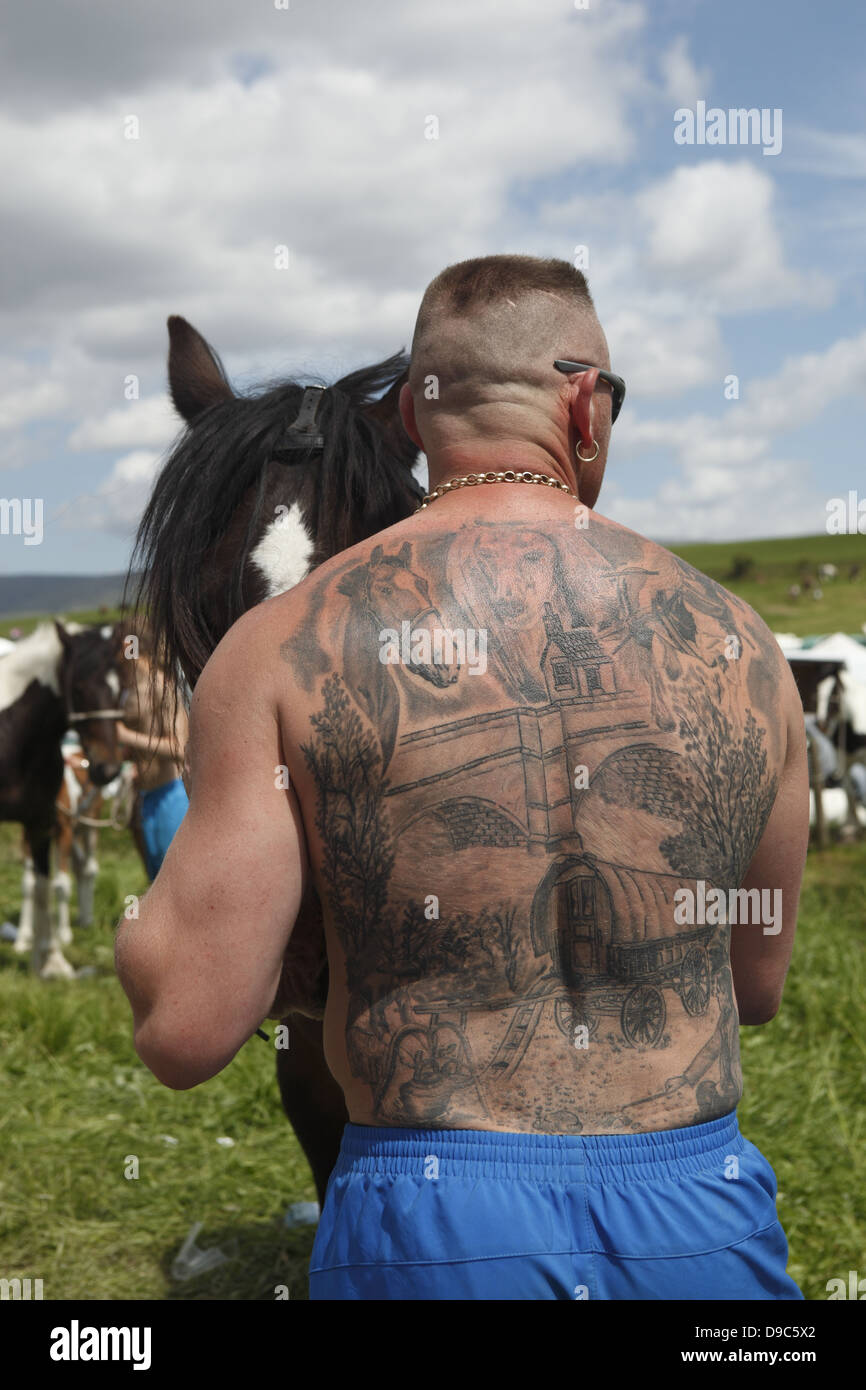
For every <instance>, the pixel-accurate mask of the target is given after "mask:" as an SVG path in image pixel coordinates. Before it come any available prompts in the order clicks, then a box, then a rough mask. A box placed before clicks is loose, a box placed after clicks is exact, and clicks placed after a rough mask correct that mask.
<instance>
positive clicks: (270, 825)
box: [115, 613, 308, 1090]
mask: <svg viewBox="0 0 866 1390" xmlns="http://www.w3.org/2000/svg"><path fill="white" fill-rule="evenodd" d="M262 631H263V629H262V626H261V624H260V623H259V622H258V621H257V619H256V616H255V614H254V613H250V614H247V615H246V616H245V617H244V618H242V619H241V620H240V621H239V622H238V623H236V624H235V626H234V627H233V628H232V629H231V631H230V632H229V633H227V635H226V636H225V638H224V639H223V641H222V642H221V643H220V644H219V646H218V648H217V650H216V651H215V652H214V654H213V656H212V657H211V659H210V661H209V662H208V663H207V666H206V667H205V669H204V671H203V672H202V675H201V678H200V680H199V682H198V685H197V686H196V689H195V694H194V696H193V699H192V706H191V711H190V741H189V757H190V763H191V768H192V778H191V788H192V791H191V798H190V806H189V810H188V811H187V813H186V816H185V817H184V820H183V822H182V823H181V826H180V829H179V830H178V832H177V834H176V835H175V837H174V839H173V841H172V843H171V846H170V847H169V850H168V853H167V855H166V857H165V861H164V863H163V865H162V868H161V869H160V872H159V875H158V876H157V879H156V881H155V882H154V884H153V886H152V887H151V889H150V891H149V892H148V893H147V895H146V896H145V898H144V899H143V900H142V903H141V908H140V916H139V918H138V920H134V921H123V923H122V924H121V927H120V929H119V931H118V935H117V943H116V952H115V956H116V963H117V973H118V975H119V977H120V981H121V984H122V985H123V988H124V989H125V991H126V994H127V996H128V998H129V1001H130V1004H131V1005H132V1011H133V1018H134V1024H135V1047H136V1051H137V1052H138V1055H139V1056H140V1057H141V1059H142V1061H143V1062H144V1063H145V1064H146V1065H147V1066H148V1067H150V1069H151V1071H152V1072H153V1073H154V1074H155V1075H156V1076H157V1077H158V1078H159V1079H160V1081H162V1082H164V1083H165V1085H167V1086H171V1087H173V1088H174V1089H176V1090H186V1089H187V1088H189V1087H190V1086H196V1085H198V1084H199V1082H201V1081H206V1080H208V1078H209V1077H211V1076H215V1075H216V1073H217V1072H219V1071H221V1070H222V1068H223V1067H225V1066H226V1065H227V1064H228V1063H229V1062H230V1061H231V1059H232V1057H234V1055H235V1053H236V1052H237V1051H238V1049H239V1048H240V1047H241V1046H242V1045H243V1043H244V1042H246V1040H247V1038H249V1037H250V1035H251V1034H252V1033H253V1032H254V1031H255V1029H256V1028H257V1027H258V1025H259V1024H260V1023H261V1021H262V1019H263V1018H265V1017H266V1016H267V1013H268V1010H269V1009H270V1007H271V1004H272V1002H273V999H274V995H275V994H276V991H277V987H278V985H279V981H280V971H281V967H282V961H283V955H284V953H285V950H286V945H287V943H288V940H289V937H290V935H291V931H292V927H293V926H294V923H295V919H296V917H297V914H298V909H299V906H300V903H301V899H302V897H303V894H304V889H305V887H306V882H307V873H308V861H307V850H306V843H305V840H304V832H303V823H302V820H301V813H300V809H299V807H298V803H297V800H296V798H295V795H294V792H293V791H292V790H291V788H288V789H285V788H283V789H280V788H278V785H277V783H278V781H281V780H284V779H282V778H280V777H279V776H278V769H279V768H280V767H282V766H284V765H285V762H286V759H285V757H284V756H283V751H282V747H281V742H280V729H279V721H278V715H277V709H276V703H275V701H274V699H273V696H272V694H271V691H270V680H269V677H267V676H264V677H261V676H258V675H257V673H260V672H264V671H268V670H269V669H270V661H271V652H270V648H269V646H268V647H266V645H265V641H266V640H267V639H263V637H262V635H261V634H262Z"/></svg>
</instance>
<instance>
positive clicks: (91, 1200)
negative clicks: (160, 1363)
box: [0, 825, 315, 1300]
mask: <svg viewBox="0 0 866 1390" xmlns="http://www.w3.org/2000/svg"><path fill="white" fill-rule="evenodd" d="M101 835H102V837H103V838H102V841H101V872H100V877H99V880H98V883H97V898H96V925H95V927H94V928H92V929H90V930H88V931H85V932H78V931H77V932H76V942H75V945H74V946H73V947H70V948H69V949H68V950H67V953H66V954H67V956H68V958H69V959H70V960H71V961H72V963H73V964H74V965H76V966H79V965H89V966H92V967H93V968H94V969H95V971H96V974H95V975H94V976H92V977H91V978H85V979H80V980H76V981H74V982H70V983H66V982H61V981H54V982H50V983H44V982H42V981H40V980H37V979H35V978H34V977H33V976H31V975H30V974H29V973H28V971H27V968H26V966H25V964H24V961H23V958H22V957H20V956H16V955H15V953H14V952H13V950H12V947H11V946H10V945H6V944H2V945H0V1094H2V1096H3V1104H2V1110H0V1153H2V1155H3V1161H2V1165H0V1275H2V1276H3V1277H5V1278H12V1277H14V1276H16V1275H18V1276H20V1277H22V1278H25V1277H30V1278H35V1279H38V1278H41V1279H42V1280H43V1281H44V1295H45V1298H46V1299H55V1298H70V1299H137V1298H143V1299H263V1300H264V1299H273V1298H274V1288H275V1286H276V1285H278V1284H286V1285H288V1287H289V1290H290V1296H291V1298H293V1299H295V1298H306V1296H307V1265H308V1263H309V1256H310V1251H311V1249H312V1241H313V1232H312V1230H311V1228H306V1229H304V1230H301V1231H298V1232H289V1231H287V1230H286V1228H285V1227H284V1226H283V1225H282V1215H283V1213H284V1211H285V1208H286V1206H287V1205H288V1204H289V1202H291V1201H301V1200H315V1190H314V1187H313V1183H312V1178H311V1176H310V1172H309V1168H308V1167H307V1164H306V1161H305V1159H304V1156H303V1154H302V1153H301V1150H300V1147H299V1145H298V1143H297V1140H296V1139H295V1137H294V1135H293V1133H292V1131H291V1129H290V1128H289V1126H288V1123H287V1122H286V1120H285V1117H284V1116H283V1113H282V1110H281V1108H280V1101H279V1094H278V1091H277V1085H276V1079H275V1072H274V1065H275V1063H274V1051H273V1048H272V1046H268V1045H267V1044H265V1043H264V1042H263V1041H262V1040H261V1039H259V1038H253V1039H251V1041H250V1042H249V1043H247V1045H246V1047H244V1048H243V1049H242V1051H241V1053H240V1054H239V1056H238V1057H237V1058H236V1059H235V1061H234V1062H233V1063H232V1064H231V1066H229V1067H228V1068H227V1069H226V1070H225V1071H224V1072H222V1073H221V1075H219V1076H218V1077H216V1078H214V1080H212V1081H210V1082H209V1083H208V1084H207V1085H206V1086H201V1087H198V1088H196V1089H195V1090H193V1091H186V1092H173V1091H169V1090H166V1088H165V1087H163V1086H161V1085H160V1083H159V1082H158V1081H156V1080H155V1078H154V1077H153V1076H151V1074H150V1072H148V1071H147V1070H146V1068H145V1067H143V1066H142V1064H141V1063H140V1062H139V1060H138V1058H137V1057H136V1055H135V1053H134V1051H133V1048H132V1026H131V1022H132V1021H131V1014H130V1011H129V1006H128V1004H127V1002H126V998H125V996H124V994H123V993H122V991H121V989H120V986H119V984H118V982H117V980H116V978H115V976H114V971H113V935H114V924H115V922H116V921H117V919H118V917H119V916H120V913H121V911H122V909H123V899H124V896H125V895H126V894H127V893H139V894H140V893H143V892H144V891H145V889H146V887H147V880H146V878H145V875H144V871H143V869H142V867H141V864H140V861H139V860H138V858H137V856H136V854H135V851H134V849H133V847H132V842H131V839H130V837H129V835H128V834H120V833H117V832H114V831H103V832H101ZM17 845H18V831H17V828H16V827H12V826H8V825H3V826H0V920H3V919H10V920H12V921H13V922H14V921H17V914H18V906H19V902H20V864H19V863H17V862H16V854H17ZM75 920H76V918H75V915H74V914H73V923H74V922H75ZM166 1134H167V1135H170V1136H172V1137H174V1138H175V1139H177V1141H178V1142H177V1144H176V1145H167V1144H166V1143H165V1141H164V1140H163V1138H162V1136H163V1135H166ZM223 1135H228V1136H230V1137H231V1138H232V1139H234V1141H235V1146H234V1148H223V1147H222V1146H220V1145H219V1144H217V1142H216V1140H217V1138H218V1137H219V1136H223ZM129 1155H136V1156H137V1158H138V1160H139V1177H138V1178H137V1179H128V1178H125V1177H124V1169H125V1167H126V1166H127V1163H128V1156H129ZM194 1221H200V1222H201V1223H202V1230H201V1232H200V1234H199V1237H198V1244H199V1246H200V1247H202V1248H205V1249H206V1248H208V1247H210V1246H213V1245H215V1246H219V1247H220V1248H221V1249H222V1250H223V1251H224V1252H225V1253H226V1254H228V1255H231V1256H232V1258H231V1260H230V1262H229V1263H227V1264H225V1265H223V1266H221V1267H220V1268H218V1269H216V1270H213V1271H212V1272H210V1273H208V1274H205V1275H202V1276H199V1277H198V1278H195V1279H193V1280H191V1281H188V1282H185V1283H177V1282H175V1281H174V1280H173V1279H172V1278H171V1275H170V1265H171V1262H172V1259H173V1258H174V1256H175V1255H176V1254H177V1252H178V1250H179V1248H180V1246H181V1244H182V1243H183V1240H184V1238H185V1237H186V1235H187V1233H188V1231H189V1228H190V1226H191V1225H192V1224H193V1222H194Z"/></svg>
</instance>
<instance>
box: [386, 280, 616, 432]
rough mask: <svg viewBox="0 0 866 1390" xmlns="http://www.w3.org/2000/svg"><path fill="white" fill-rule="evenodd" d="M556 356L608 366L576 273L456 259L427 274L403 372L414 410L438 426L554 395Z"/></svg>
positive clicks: (556, 387) (584, 286) (598, 329)
mask: <svg viewBox="0 0 866 1390" xmlns="http://www.w3.org/2000/svg"><path fill="white" fill-rule="evenodd" d="M556 357H570V358H572V359H575V360H578V361H584V362H589V363H591V364H594V365H596V366H600V367H602V366H607V365H608V359H607V343H606V341H605V337H604V333H603V332H602V329H601V326H600V324H599V322H598V319H597V317H596V313H595V308H594V306H593V302H592V297H591V295H590V293H589V288H588V286H587V283H586V279H585V277H584V276H583V275H582V274H581V272H580V271H579V270H575V269H574V267H573V266H571V265H569V263H568V261H562V260H541V259H538V258H536V257H534V256H517V255H514V256H511V255H502V256H484V257H480V258H478V259H476V260H471V261H461V262H460V263H458V264H457V265H452V266H449V267H448V268H447V269H446V270H443V271H442V273H441V274H440V275H437V277H436V279H435V280H433V281H432V283H431V284H430V285H429V286H428V288H427V290H426V292H425V294H424V298H423V300H422V301H421V307H420V309H419V311H418V319H417V323H416V326H415V335H414V338H413V342H412V358H411V366H410V371H409V384H410V386H411V389H412V394H413V397H414V399H415V405H416V412H417V413H418V414H419V416H421V415H423V416H429V417H430V418H431V420H432V418H433V417H436V418H438V420H439V422H440V423H442V424H444V419H443V417H451V416H454V415H464V414H465V412H466V411H468V410H472V409H473V408H474V407H484V406H486V405H496V404H497V403H500V402H503V401H506V400H507V401H510V402H511V403H513V404H515V405H517V406H520V405H524V404H525V405H530V404H532V403H533V402H537V401H538V399H539V396H540V395H542V394H547V393H555V392H557V391H559V390H561V388H562V383H563V378H562V377H560V376H558V374H557V373H556V372H555V371H554V368H553V360H554V358H556ZM431 380H432V381H434V382H435V387H434V388H433V390H432V391H431V390H430V383H431ZM428 402H429V403H430V406H431V407H432V408H431V409H429V410H428V409H427V408H426V407H427V403H428Z"/></svg>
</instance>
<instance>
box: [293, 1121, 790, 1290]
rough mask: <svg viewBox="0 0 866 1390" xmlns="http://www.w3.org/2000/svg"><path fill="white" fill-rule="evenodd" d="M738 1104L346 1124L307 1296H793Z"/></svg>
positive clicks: (771, 1190) (763, 1168) (767, 1189)
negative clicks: (538, 1122) (650, 1126)
mask: <svg viewBox="0 0 866 1390" xmlns="http://www.w3.org/2000/svg"><path fill="white" fill-rule="evenodd" d="M775 1199H776V1179H775V1176H774V1174H773V1170H772V1168H771V1167H770V1165H769V1163H768V1162H767V1160H766V1159H765V1158H764V1157H763V1155H762V1154H761V1153H760V1151H759V1150H758V1149H757V1148H756V1147H755V1145H754V1144H752V1143H750V1142H749V1140H748V1139H744V1138H743V1136H742V1135H741V1134H740V1131H739V1127H738V1125H737V1116H736V1111H734V1112H732V1113H731V1114H730V1115H727V1116H724V1117H723V1118H722V1119H720V1120H711V1121H710V1122H709V1123H708V1124H702V1125H692V1126H690V1127H688V1128H687V1129H670V1130H662V1131H660V1132H656V1133H652V1134H615V1135H586V1136H572V1135H559V1134H498V1133H488V1132H485V1131H481V1130H459V1129H451V1130H412V1129H379V1128H370V1127H367V1126H361V1125H353V1124H349V1125H347V1126H346V1129H345V1131H344V1134H343V1143H342V1148H341V1151H340V1157H339V1159H338V1160H337V1165H336V1167H335V1169H334V1172H333V1174H332V1175H331V1180H330V1183H329V1184H328V1192H327V1197H326V1199H325V1206H324V1210H323V1212H322V1217H321V1221H320V1222H319V1228H318V1231H317V1233H316V1241H315V1245H314V1247H313V1254H312V1258H311V1260H310V1297H311V1299H545V1298H560V1299H593V1298H596V1299H716V1298H719V1299H774V1300H781V1299H801V1298H802V1297H803V1295H802V1293H801V1292H800V1290H799V1289H798V1287H797V1285H796V1284H795V1283H794V1281H793V1279H790V1278H789V1277H788V1275H787V1274H786V1273H785V1265H786V1263H787V1259H788V1243H787V1241H786V1239H785V1233H784V1231H783V1230H782V1227H781V1225H780V1224H779V1219H778V1216H777V1215H776V1200H775Z"/></svg>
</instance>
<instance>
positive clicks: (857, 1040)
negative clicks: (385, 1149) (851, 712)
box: [0, 826, 866, 1300]
mask: <svg viewBox="0 0 866 1390" xmlns="http://www.w3.org/2000/svg"><path fill="white" fill-rule="evenodd" d="M103 834H104V839H103V842H102V871H101V874H100V878H99V881H98V887H97V904H96V906H97V925H96V926H95V927H94V928H93V929H92V930H90V931H87V932H78V933H77V934H76V944H75V946H74V947H72V948H70V949H69V952H68V954H69V957H70V959H72V961H73V963H74V964H76V965H84V964H87V965H90V966H92V967H94V968H95V970H96V974H95V975H94V976H92V977H91V978H88V979H80V980H77V981H75V982H71V983H68V984H67V983H65V982H59V981H58V982H53V983H50V984H46V983H42V982H41V981H39V980H36V979H34V978H33V977H32V976H30V975H29V974H28V973H27V970H26V968H25V966H24V964H23V962H22V960H21V958H20V957H18V956H16V955H15V954H14V952H13V951H12V948H11V946H8V945H5V944H4V945H0V1094H2V1096H3V1106H2V1113H0V1152H2V1154H3V1162H2V1166H0V1275H3V1276H4V1277H7V1278H10V1277H13V1276H15V1275H19V1276H20V1277H28V1276H29V1277H31V1278H41V1279H43V1280H44V1292H45V1297H46V1298H71V1299H79V1298H81V1299H95V1298H104V1299H133V1298H145V1299H262V1300H264V1299H272V1298H273V1297H274V1287H275V1285H277V1284H287V1285H288V1286H289V1288H290V1291H291V1297H292V1298H293V1299H295V1298H304V1297H306V1269H307V1263H308V1260H309V1254H310V1250H311V1248H312V1239H313V1237H312V1232H311V1231H306V1232H303V1233H289V1232H287V1231H286V1230H285V1228H284V1227H283V1226H282V1224H281V1219H282V1214H283V1211H284V1210H285V1207H286V1206H287V1204H288V1203H289V1202H290V1201H298V1200H312V1199H313V1198H314V1196H315V1194H314V1190H313V1185H312V1180H311V1178H310V1175H309V1170H308V1168H307V1165H306V1163H305V1161H304V1158H303V1155H302V1154H301V1151H300V1149H299V1147H298V1144H297V1141H296V1140H295V1138H294V1136H293V1134H292V1132H291V1130H290V1129H289V1127H288V1125H287V1123H286V1121H285V1119H284V1118H283V1115H282V1111H281V1109H280V1105H279V1099H278V1095H277V1088H276V1082H275V1078H274V1057H273V1051H272V1050H271V1048H269V1047H268V1046H266V1045H265V1043H263V1042H262V1041H261V1040H260V1039H257V1038H253V1039H252V1040H251V1041H250V1042H249V1043H248V1044H247V1045H246V1047H245V1048H244V1049H243V1050H242V1052H241V1053H240V1055H239V1056H238V1057H237V1058H236V1059H235V1061H234V1062H233V1063H232V1064H231V1066H230V1067H228V1068H227V1069H226V1071H224V1072H223V1073H222V1074H221V1075H220V1076H218V1077H216V1078H214V1080H213V1081H210V1082H208V1083H207V1085H205V1086H202V1087H198V1088H197V1089H196V1090H193V1091H188V1092H180V1093H175V1092H172V1091H168V1090H166V1089H165V1088H164V1087H162V1086H161V1085H160V1084H159V1083H158V1082H157V1081H156V1080H154V1078H153V1077H152V1076H151V1075H150V1073H149V1072H148V1071H147V1070H146V1069H145V1068H144V1067H143V1066H142V1065H141V1063H140V1062H139V1061H138V1059H137V1058H136V1056H135V1053H134V1052H133V1049H132V1042H131V1019H130V1013H129V1008H128V1006H127V1003H126V999H125V998H124V996H123V994H122V992H121V990H120V986H119V985H118V983H117V981H116V979H115V978H114V975H113V968H112V939H113V926H114V923H115V921H116V920H117V918H118V917H119V915H120V912H121V910H122V906H123V899H124V896H125V895H126V894H127V893H141V892H143V891H144V889H145V886H146V881H145V878H144V874H143V871H142V869H141V866H140V864H139V862H138V860H137V858H136V856H135V853H134V851H133V849H132V845H131V842H130V841H129V840H128V837H127V836H125V835H121V834H119V833H116V832H113V831H107V832H103ZM17 839H18V837H17V830H16V829H15V828H14V827H11V826H0V854H2V863H0V918H3V917H5V918H11V919H12V920H15V919H16V917H17V909H18V902H19V878H20V874H19V868H18V865H17V864H16V863H15V862H14V859H15V853H16V849H17ZM864 884H866V843H862V842H860V843H856V844H853V845H838V846H835V847H834V848H833V849H832V850H828V851H826V852H825V853H824V854H822V855H819V854H816V853H812V854H810V857H809V862H808V865H807V869H806V882H805V887H804V892H803V898H802V907H801V913H800V926H799V931H798V936H797V942H796V946H795V951H794V960H793V964H792V967H791V973H790V975H789V977H788V985H787V989H786V993H785V1000H784V1003H783V1006H782V1010H781V1012H780V1014H779V1015H778V1017H777V1018H776V1019H774V1020H773V1022H772V1023H770V1024H768V1025H766V1026H765V1027H763V1028H745V1029H743V1030H742V1051H743V1067H744V1072H745V1082H746V1089H745V1096H744V1099H743V1103H742V1106H741V1108H740V1120H741V1124H742V1128H743V1132H744V1134H745V1135H746V1136H747V1138H749V1139H751V1140H752V1141H753V1142H754V1143H756V1144H757V1145H758V1147H759V1148H760V1149H762V1151H763V1152H764V1153H765V1154H766V1155H767V1157H768V1158H769V1160H770V1162H771V1163H772V1165H773V1167H774V1168H775V1170H776V1174H777V1176H778V1179H779V1194H780V1195H779V1213H780V1216H781V1218H782V1222H783V1224H784V1226H785V1228H786V1230H787V1233H788V1239H789V1244H790V1264H789V1269H790V1272H791V1274H792V1275H793V1276H794V1278H795V1279H796V1280H797V1281H798V1283H799V1284H800V1285H801V1287H802V1288H803V1290H804V1292H805V1294H806V1297H807V1298H812V1299H824V1298H826V1296H827V1295H826V1283H827V1280H828V1279H831V1278H835V1277H837V1276H842V1277H844V1278H847V1272H848V1270H849V1269H859V1271H860V1274H861V1276H862V1275H864V1274H866V1259H864V1252H866V1144H864V1140H866V1104H864V1097H863V1076H864V1073H866V1036H864V1018H866V945H864V941H866V937H864V932H863V923H864V918H866V889H864ZM165 1134H168V1135H171V1136H173V1137H174V1138H176V1139H177V1140H178V1143H177V1144H176V1145H172V1146H169V1145H166V1143H165V1142H164V1140H163V1138H162V1136H163V1135H165ZM221 1135H229V1136H230V1137H231V1138H233V1139H234V1140H235V1146H234V1148H231V1149H224V1148H222V1147H220V1145H218V1144H217V1143H216V1140H217V1137H218V1136H221ZM129 1155H136V1156H137V1157H138V1160H139V1171H140V1176H139V1177H138V1178H137V1179H132V1180H130V1179H126V1178H125V1177H124V1167H125V1165H126V1164H127V1162H128V1156H129ZM194 1221H201V1222H202V1231H201V1233H200V1235H199V1244H200V1245H201V1246H202V1247H204V1248H207V1247H208V1246H211V1245H218V1246H219V1247H220V1248H221V1249H222V1250H223V1251H224V1252H225V1253H226V1254H231V1255H232V1257H233V1258H232V1259H231V1261H230V1262H229V1263H228V1264H226V1265H223V1266H222V1267H221V1268H219V1269H217V1270H214V1271H213V1272H212V1273H210V1274H206V1275H203V1276H201V1277H199V1278H197V1279H194V1280H192V1281H190V1282H187V1283H176V1282H175V1281H173V1280H172V1278H171V1275H170V1265H171V1261H172V1259H173V1257H174V1255H175V1254H176V1253H177V1251H178V1249H179V1248H180V1245H181V1243H182V1241H183V1239H184V1237H185V1236H186V1234H187V1232H188V1230H189V1228H190V1226H191V1225H192V1223H193V1222H194Z"/></svg>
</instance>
